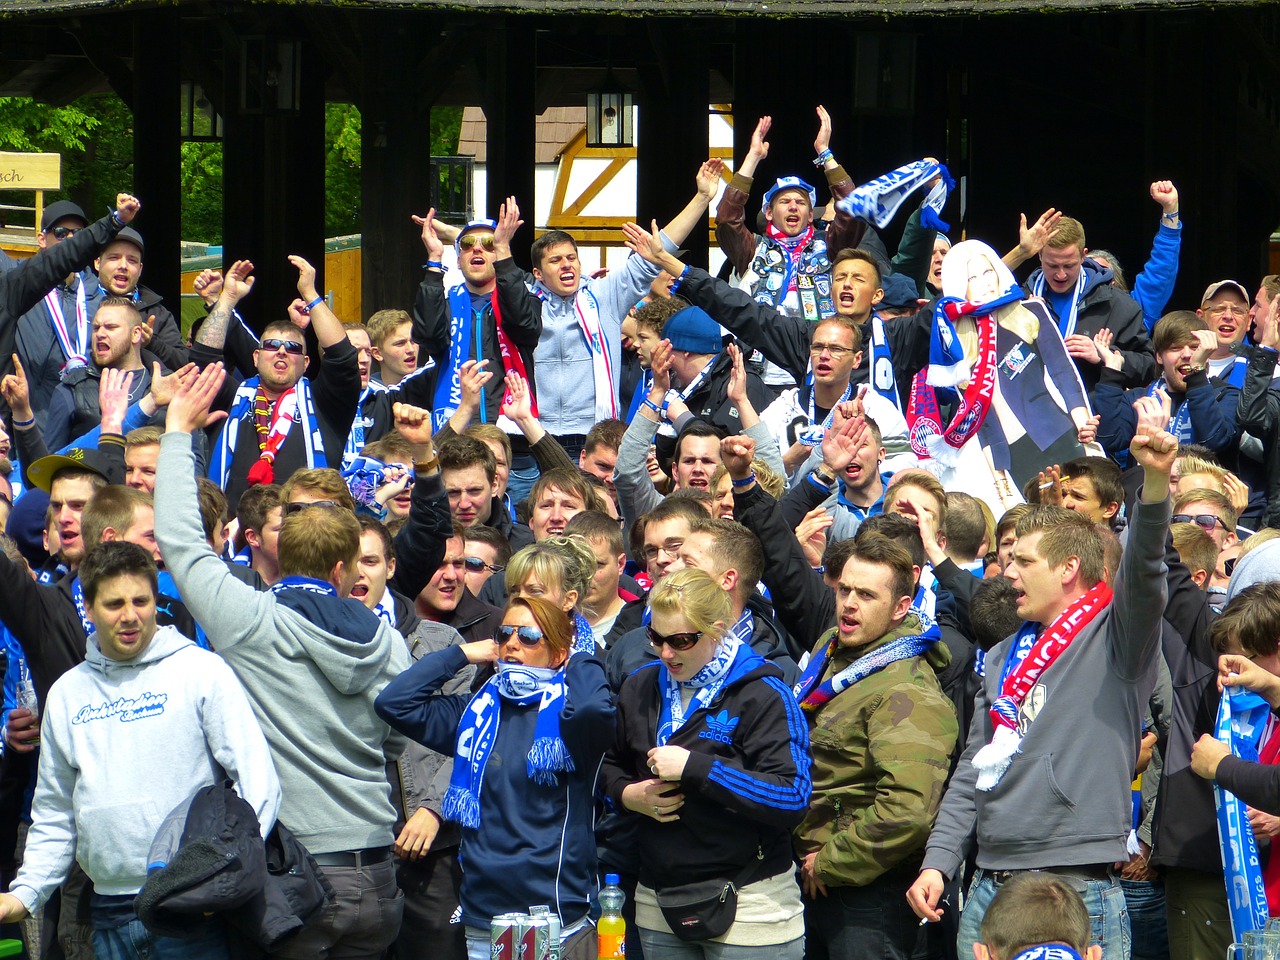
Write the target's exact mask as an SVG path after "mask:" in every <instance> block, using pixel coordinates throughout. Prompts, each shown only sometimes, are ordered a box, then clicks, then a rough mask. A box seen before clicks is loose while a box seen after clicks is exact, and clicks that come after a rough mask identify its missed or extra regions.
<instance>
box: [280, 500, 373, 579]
mask: <svg viewBox="0 0 1280 960" xmlns="http://www.w3.org/2000/svg"><path fill="white" fill-rule="evenodd" d="M277 551H278V557H279V562H280V576H281V577H311V578H312V579H314V580H328V579H329V575H330V574H331V573H332V572H333V568H334V567H335V566H336V565H337V564H338V563H339V562H341V563H344V564H346V565H347V567H348V568H350V567H353V566H355V563H356V560H357V558H358V557H359V556H360V524H359V523H358V522H357V521H356V515H355V514H354V513H352V512H350V511H348V510H342V509H335V508H334V507H320V506H311V507H303V508H302V509H301V510H299V511H297V512H296V513H291V514H289V515H288V516H286V517H285V518H284V523H283V524H282V525H281V526H280V540H279V544H278V546H277Z"/></svg>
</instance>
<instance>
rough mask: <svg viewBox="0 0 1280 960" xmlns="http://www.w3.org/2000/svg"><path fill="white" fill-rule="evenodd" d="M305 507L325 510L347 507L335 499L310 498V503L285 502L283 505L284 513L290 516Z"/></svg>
mask: <svg viewBox="0 0 1280 960" xmlns="http://www.w3.org/2000/svg"><path fill="white" fill-rule="evenodd" d="M307 507H324V508H325V509H326V510H345V509H347V508H346V507H344V506H343V505H342V504H340V503H339V502H338V501H337V500H312V501H311V502H310V503H286V504H285V505H284V515H285V516H286V517H291V516H293V515H294V514H295V513H301V512H302V511H303V510H305V509H307Z"/></svg>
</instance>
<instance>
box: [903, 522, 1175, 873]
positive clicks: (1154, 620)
mask: <svg viewBox="0 0 1280 960" xmlns="http://www.w3.org/2000/svg"><path fill="white" fill-rule="evenodd" d="M1169 512H1170V509H1169V501H1168V500H1167V499H1166V500H1164V501H1163V502H1161V503H1141V502H1139V503H1138V504H1137V506H1136V508H1135V510H1134V515H1133V522H1132V523H1131V524H1130V526H1129V539H1128V543H1127V544H1126V545H1125V549H1124V557H1123V559H1122V560H1121V562H1120V569H1119V571H1118V572H1117V574H1116V578H1115V585H1114V590H1115V596H1114V599H1113V600H1112V601H1111V603H1110V604H1109V605H1108V607H1107V608H1106V609H1104V610H1102V611H1101V612H1099V613H1098V615H1097V616H1096V617H1094V619H1093V621H1092V622H1091V623H1089V624H1088V626H1086V627H1085V628H1084V629H1082V630H1081V631H1080V633H1079V634H1078V635H1077V636H1076V638H1075V640H1074V641H1073V642H1072V644H1071V646H1069V647H1068V648H1067V649H1066V650H1065V651H1063V653H1062V654H1061V655H1060V656H1059V657H1058V659H1057V660H1056V661H1055V662H1054V663H1053V664H1052V665H1051V666H1050V667H1049V668H1048V669H1047V670H1046V671H1045V672H1044V674H1043V675H1042V676H1041V678H1040V682H1039V683H1038V684H1036V687H1035V689H1034V690H1032V691H1031V692H1030V693H1029V694H1028V695H1027V698H1026V701H1025V703H1024V709H1025V708H1026V707H1027V706H1030V707H1032V708H1034V710H1035V718H1034V722H1032V723H1031V724H1030V725H1029V726H1028V727H1027V728H1026V731H1025V733H1024V734H1023V738H1022V743H1021V746H1020V748H1019V752H1018V753H1017V754H1015V755H1014V757H1013V762H1012V763H1011V764H1010V766H1009V768H1008V770H1006V771H1005V774H1004V776H1003V777H1002V778H1001V779H1000V782H999V783H997V784H996V785H995V787H994V788H993V789H991V790H978V789H977V771H976V770H975V769H974V767H973V755H974V754H975V753H977V751H978V750H979V749H981V748H982V747H983V746H985V745H986V744H987V743H989V742H991V737H992V734H993V725H992V722H991V715H990V708H991V704H992V702H993V701H994V700H995V699H996V697H997V696H999V694H1000V683H1001V674H1002V673H1003V665H1004V663H1005V660H1006V658H1007V657H1008V655H1009V652H1010V649H1011V647H1012V645H1013V642H1014V638H1009V639H1007V640H1003V641H1001V642H1000V643H998V644H996V646H994V647H992V648H991V651H990V652H989V653H988V654H987V671H986V673H987V675H986V678H985V681H984V684H983V687H982V690H981V691H980V693H979V695H978V697H977V699H976V700H975V702H974V705H973V711H974V713H973V722H972V723H971V725H970V728H969V739H968V742H967V745H966V747H965V751H964V754H963V756H962V757H961V758H960V765H959V767H958V768H957V769H956V772H955V776H953V777H952V778H951V785H950V787H949V788H948V789H947V794H946V797H945V799H944V800H943V803H942V810H941V812H940V813H939V815H938V822H937V824H936V825H935V826H934V829H933V833H932V834H930V836H929V844H928V849H927V851H926V853H925V858H924V867H925V868H926V869H928V868H933V869H936V870H940V871H941V872H942V873H943V874H944V875H945V876H947V877H948V878H951V879H955V877H957V876H958V875H959V871H960V868H961V865H962V864H963V863H964V861H965V859H966V857H967V856H968V855H969V854H970V853H971V852H972V850H973V847H974V843H975V841H976V844H977V864H978V866H979V867H982V868H983V869H984V870H1030V869H1037V868H1042V867H1052V866H1067V865H1073V864H1097V863H1115V862H1117V861H1124V860H1128V858H1129V855H1128V853H1126V852H1125V838H1126V837H1127V836H1128V834H1129V829H1130V826H1131V821H1132V817H1133V798H1132V792H1131V790H1130V784H1131V783H1132V781H1133V771H1134V767H1135V765H1136V764H1137V759H1138V744H1139V741H1140V738H1141V734H1142V721H1143V718H1144V717H1145V716H1146V713H1147V703H1148V701H1149V700H1150V698H1151V691H1152V690H1153V689H1154V687H1155V682H1156V660H1157V659H1158V658H1159V656H1160V629H1161V617H1162V614H1163V612H1164V607H1165V598H1166V595H1167V593H1166V584H1165V576H1166V573H1167V570H1166V568H1165V563H1164V543H1165V537H1166V535H1167V533H1168V529H1169ZM1023 719H1024V720H1025V719H1026V718H1025V717H1024V718H1023Z"/></svg>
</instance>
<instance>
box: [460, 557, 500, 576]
mask: <svg viewBox="0 0 1280 960" xmlns="http://www.w3.org/2000/svg"><path fill="white" fill-rule="evenodd" d="M462 564H463V566H465V567H466V568H467V569H468V570H469V571H471V572H472V573H479V572H480V571H481V570H488V571H489V572H490V573H501V572H502V571H503V570H505V569H507V568H506V567H503V566H499V565H498V564H496V563H485V562H484V561H483V560H481V559H480V558H479V557H467V559H465V560H463V561H462Z"/></svg>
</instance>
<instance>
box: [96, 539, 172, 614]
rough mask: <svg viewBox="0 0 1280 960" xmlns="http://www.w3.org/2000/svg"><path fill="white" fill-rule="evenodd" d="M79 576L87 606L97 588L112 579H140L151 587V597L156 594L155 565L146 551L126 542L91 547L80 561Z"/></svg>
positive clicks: (157, 584) (156, 578)
mask: <svg viewBox="0 0 1280 960" xmlns="http://www.w3.org/2000/svg"><path fill="white" fill-rule="evenodd" d="M79 574H80V588H81V590H83V591H84V601H85V604H86V605H88V606H93V602H94V600H96V599H97V597H98V590H99V588H101V586H102V585H103V584H104V583H105V582H106V581H108V580H112V579H114V578H116V577H126V576H128V577H141V578H142V579H144V580H146V581H147V582H148V583H149V584H151V596H152V597H155V596H156V595H157V594H158V593H159V592H160V587H159V582H158V576H157V574H156V562H155V561H154V560H152V559H151V555H150V554H149V553H147V551H145V550H143V549H142V548H141V547H140V546H138V545H137V544H136V543H129V541H127V540H110V541H108V542H106V543H98V544H94V546H93V547H92V548H91V549H90V550H89V551H88V552H87V553H86V554H85V555H84V559H83V560H81V561H80V570H79Z"/></svg>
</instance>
